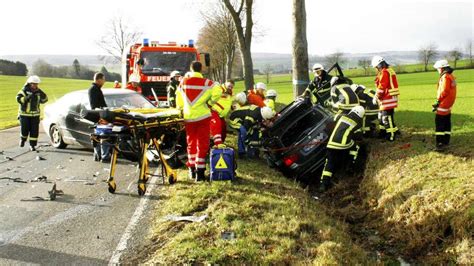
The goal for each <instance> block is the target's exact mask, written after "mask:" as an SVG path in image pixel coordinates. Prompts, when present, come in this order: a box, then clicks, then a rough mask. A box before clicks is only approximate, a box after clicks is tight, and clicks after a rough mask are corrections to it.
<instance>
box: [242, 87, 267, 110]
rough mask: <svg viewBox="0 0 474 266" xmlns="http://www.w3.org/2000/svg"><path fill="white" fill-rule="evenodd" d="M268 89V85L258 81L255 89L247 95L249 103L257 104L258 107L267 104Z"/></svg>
mask: <svg viewBox="0 0 474 266" xmlns="http://www.w3.org/2000/svg"><path fill="white" fill-rule="evenodd" d="M266 90H267V85H265V83H263V82H258V83H257V84H256V85H255V89H253V90H249V92H248V95H247V104H249V105H251V104H253V105H256V106H258V107H264V106H265V91H266Z"/></svg>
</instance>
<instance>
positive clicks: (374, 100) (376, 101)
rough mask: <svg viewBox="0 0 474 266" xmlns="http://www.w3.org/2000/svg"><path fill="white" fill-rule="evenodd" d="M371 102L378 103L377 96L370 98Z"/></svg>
mask: <svg viewBox="0 0 474 266" xmlns="http://www.w3.org/2000/svg"><path fill="white" fill-rule="evenodd" d="M372 104H373V105H377V104H378V98H377V97H374V98H372Z"/></svg>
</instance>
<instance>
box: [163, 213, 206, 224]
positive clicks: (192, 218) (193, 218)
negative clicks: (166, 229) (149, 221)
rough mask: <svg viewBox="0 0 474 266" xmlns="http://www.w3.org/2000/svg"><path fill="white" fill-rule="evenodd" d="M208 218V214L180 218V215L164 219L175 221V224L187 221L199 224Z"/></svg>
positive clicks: (168, 216)
mask: <svg viewBox="0 0 474 266" xmlns="http://www.w3.org/2000/svg"><path fill="white" fill-rule="evenodd" d="M206 218H207V214H204V215H201V216H180V215H167V216H165V217H164V220H165V221H173V222H180V221H187V222H197V223H200V222H202V221H204V220H205V219H206Z"/></svg>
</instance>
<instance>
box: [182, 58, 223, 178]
mask: <svg viewBox="0 0 474 266" xmlns="http://www.w3.org/2000/svg"><path fill="white" fill-rule="evenodd" d="M201 69H202V64H201V63H200V62H199V61H193V62H192V63H191V72H189V73H187V74H186V75H185V77H184V78H183V80H182V81H181V84H180V85H179V87H178V92H177V94H176V107H177V108H178V109H181V110H182V111H183V118H184V126H185V130H186V142H187V150H188V162H187V166H188V168H189V176H190V177H191V178H193V179H194V178H196V181H204V180H205V179H206V178H205V171H206V156H207V152H208V150H209V132H210V126H209V124H210V123H209V122H210V120H211V110H210V108H209V106H212V105H214V104H215V103H216V102H217V101H218V100H219V99H220V97H221V95H222V89H221V86H220V84H219V83H218V82H213V81H212V80H209V79H206V78H204V77H203V76H202V74H201V73H200V72H201Z"/></svg>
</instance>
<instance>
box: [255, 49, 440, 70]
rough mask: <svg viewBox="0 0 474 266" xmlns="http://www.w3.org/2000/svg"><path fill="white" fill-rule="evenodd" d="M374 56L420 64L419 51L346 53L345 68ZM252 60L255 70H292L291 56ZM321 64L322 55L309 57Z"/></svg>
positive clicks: (270, 55) (268, 55) (272, 55)
mask: <svg viewBox="0 0 474 266" xmlns="http://www.w3.org/2000/svg"><path fill="white" fill-rule="evenodd" d="M447 53H448V52H447V51H439V56H438V57H444V56H445V55H446V54H447ZM374 55H381V56H383V57H384V58H385V59H387V61H388V62H389V63H391V64H393V65H400V64H401V65H406V64H414V63H418V62H419V60H418V52H417V51H386V52H378V53H346V54H344V57H345V58H346V59H347V61H348V62H347V63H346V64H345V65H344V66H343V67H344V68H353V67H357V62H358V61H359V60H361V59H371V58H372V57H373V56H374ZM252 58H253V60H254V68H255V69H263V68H264V67H265V65H267V64H270V65H272V68H273V69H274V70H277V71H278V70H280V69H286V70H288V71H289V70H290V69H291V54H278V53H253V54H252ZM316 62H320V63H324V56H322V55H309V63H310V65H312V64H314V63H316Z"/></svg>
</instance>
